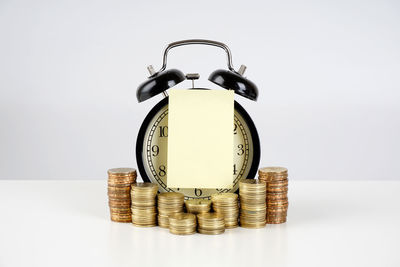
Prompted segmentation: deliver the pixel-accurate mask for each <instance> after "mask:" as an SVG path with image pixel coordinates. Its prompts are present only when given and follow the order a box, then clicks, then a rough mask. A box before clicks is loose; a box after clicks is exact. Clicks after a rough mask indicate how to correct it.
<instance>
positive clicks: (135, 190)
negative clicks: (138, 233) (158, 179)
mask: <svg viewBox="0 0 400 267" xmlns="http://www.w3.org/2000/svg"><path fill="white" fill-rule="evenodd" d="M157 191H158V186H157V184H152V183H136V184H133V185H132V189H131V199H132V208H131V209H132V223H133V225H135V226H144V227H150V226H156V225H157V220H156V215H157V211H156V196H157Z"/></svg>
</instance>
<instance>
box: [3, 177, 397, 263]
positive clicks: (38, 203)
mask: <svg viewBox="0 0 400 267" xmlns="http://www.w3.org/2000/svg"><path fill="white" fill-rule="evenodd" d="M106 190H107V189H106V181H105V180H103V181H0V216H1V217H0V218H1V221H0V266H1V267H3V266H6V267H8V266H41V267H43V266H68V267H75V266H85V267H89V266H96V267H101V266H130V267H132V266H137V267H141V266H156V265H158V266H183V265H185V266H190V267H192V266H248V267H250V266H307V267H310V266H318V267H321V266H323V267H326V266H335V267H343V266H352V267H353V266H363V267H365V266H374V267H382V266H400V246H399V245H400V242H399V240H400V212H399V210H400V209H399V204H400V182H317V181H307V182H294V181H290V184H289V201H290V207H289V216H288V222H287V223H286V224H282V225H268V226H267V227H265V228H263V229H244V228H236V229H231V230H227V231H226V232H225V234H222V235H218V236H208V235H201V234H195V235H191V236H176V235H172V234H170V233H169V232H168V230H167V229H162V228H158V227H154V228H137V227H134V226H132V225H131V224H129V223H128V224H124V223H114V222H111V221H110V220H109V214H108V209H107V194H106Z"/></svg>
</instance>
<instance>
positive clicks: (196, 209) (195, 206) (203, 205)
mask: <svg viewBox="0 0 400 267" xmlns="http://www.w3.org/2000/svg"><path fill="white" fill-rule="evenodd" d="M185 206H186V211H187V212H188V213H192V214H199V213H206V212H210V209H211V200H208V199H189V200H186V201H185Z"/></svg>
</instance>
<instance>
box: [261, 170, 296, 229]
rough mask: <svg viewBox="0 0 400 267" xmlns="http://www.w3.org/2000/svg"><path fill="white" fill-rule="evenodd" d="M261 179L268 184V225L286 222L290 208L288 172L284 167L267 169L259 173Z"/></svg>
mask: <svg viewBox="0 0 400 267" xmlns="http://www.w3.org/2000/svg"><path fill="white" fill-rule="evenodd" d="M258 175H259V179H260V180H262V181H265V182H266V183H267V223H268V224H279V223H284V222H286V219H287V211H288V207H289V200H288V184H289V180H288V170H287V169H286V168H284V167H266V168H261V169H260V170H259V171H258Z"/></svg>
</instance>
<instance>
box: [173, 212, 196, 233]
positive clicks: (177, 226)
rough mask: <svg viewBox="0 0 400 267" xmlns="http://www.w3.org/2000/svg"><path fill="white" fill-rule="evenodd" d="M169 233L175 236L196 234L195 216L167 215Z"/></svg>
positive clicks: (184, 214) (188, 214)
mask: <svg viewBox="0 0 400 267" xmlns="http://www.w3.org/2000/svg"><path fill="white" fill-rule="evenodd" d="M168 218H169V232H170V233H172V234H176V235H191V234H194V233H196V215H194V214H191V213H175V214H171V215H169V217H168Z"/></svg>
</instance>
